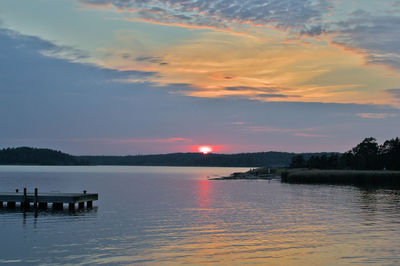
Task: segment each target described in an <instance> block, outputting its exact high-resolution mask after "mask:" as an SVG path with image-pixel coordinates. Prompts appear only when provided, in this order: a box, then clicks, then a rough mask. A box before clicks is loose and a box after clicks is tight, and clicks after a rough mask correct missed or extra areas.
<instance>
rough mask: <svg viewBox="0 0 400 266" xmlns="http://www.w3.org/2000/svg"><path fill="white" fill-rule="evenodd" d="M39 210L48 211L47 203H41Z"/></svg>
mask: <svg viewBox="0 0 400 266" xmlns="http://www.w3.org/2000/svg"><path fill="white" fill-rule="evenodd" d="M39 209H47V202H39Z"/></svg>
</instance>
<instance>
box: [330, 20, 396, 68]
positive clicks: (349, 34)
mask: <svg viewBox="0 0 400 266" xmlns="http://www.w3.org/2000/svg"><path fill="white" fill-rule="evenodd" d="M399 25H400V16H393V15H392V16H387V15H386V16H374V15H373V14H370V13H367V12H358V13H356V14H354V17H352V18H349V19H347V20H345V21H342V22H339V23H336V25H335V27H336V29H332V30H331V31H330V34H332V36H334V37H333V41H334V43H335V44H339V45H342V46H344V47H346V48H347V49H350V50H353V51H355V52H357V53H360V54H362V55H364V56H365V59H366V63H368V64H381V65H386V66H389V67H391V68H393V69H396V70H400V45H399V38H398V36H400V27H399Z"/></svg>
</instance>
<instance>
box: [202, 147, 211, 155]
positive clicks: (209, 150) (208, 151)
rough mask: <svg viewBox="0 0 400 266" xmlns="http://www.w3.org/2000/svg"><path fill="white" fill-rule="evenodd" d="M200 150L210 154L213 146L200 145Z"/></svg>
mask: <svg viewBox="0 0 400 266" xmlns="http://www.w3.org/2000/svg"><path fill="white" fill-rule="evenodd" d="M199 152H201V153H203V154H208V153H210V152H212V148H211V147H210V146H200V147H199Z"/></svg>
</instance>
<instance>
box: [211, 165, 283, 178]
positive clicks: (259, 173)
mask: <svg viewBox="0 0 400 266" xmlns="http://www.w3.org/2000/svg"><path fill="white" fill-rule="evenodd" d="M280 175H281V172H280V169H277V168H268V167H261V168H255V169H251V170H249V171H247V172H244V173H241V172H237V173H233V174H231V175H229V176H224V177H217V178H210V180H255V179H264V180H271V179H278V178H280Z"/></svg>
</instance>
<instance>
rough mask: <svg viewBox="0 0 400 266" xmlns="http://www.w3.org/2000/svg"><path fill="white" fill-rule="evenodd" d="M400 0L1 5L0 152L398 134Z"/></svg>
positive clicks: (281, 146) (276, 143)
mask: <svg viewBox="0 0 400 266" xmlns="http://www.w3.org/2000/svg"><path fill="white" fill-rule="evenodd" d="M399 36H400V1H399V0H381V1H376V0H375V1H372V0H343V1H342V0H240V1H239V0H182V1H176V0H56V1H54V0H2V1H1V2H0V118H1V120H0V121H1V126H0V148H6V147H18V146H31V147H45V148H52V149H58V150H62V151H64V152H67V153H71V154H76V155H83V154H85V155H88V154H92V155H127V154H156V153H171V152H193V151H196V152H197V148H198V147H199V146H201V145H208V146H210V147H212V149H213V152H216V153H239V152H259V151H288V152H320V151H332V152H344V151H347V150H349V149H350V148H351V147H354V146H355V145H356V144H358V143H359V142H361V141H362V140H363V139H364V138H365V137H370V136H372V137H375V138H376V139H377V140H378V142H380V143H382V142H383V141H384V140H386V139H390V138H394V137H397V136H400V37H399Z"/></svg>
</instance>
